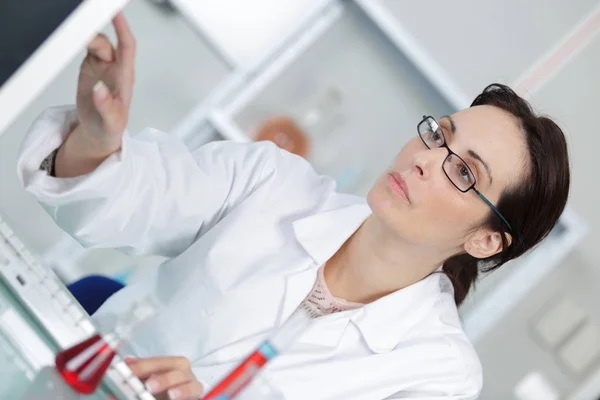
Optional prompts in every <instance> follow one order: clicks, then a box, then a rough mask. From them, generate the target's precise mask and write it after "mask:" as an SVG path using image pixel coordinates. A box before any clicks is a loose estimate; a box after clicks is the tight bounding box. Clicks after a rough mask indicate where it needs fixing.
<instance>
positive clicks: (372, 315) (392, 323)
mask: <svg viewBox="0 0 600 400" xmlns="http://www.w3.org/2000/svg"><path fill="white" fill-rule="evenodd" d="M444 278H446V277H445V275H442V274H440V273H434V274H431V275H429V276H428V277H426V278H425V279H423V280H421V281H419V282H417V283H414V284H412V285H410V286H408V287H405V288H403V289H400V290H397V291H395V292H394V293H391V294H389V295H387V296H385V297H382V298H381V299H379V300H376V301H374V302H372V303H369V304H367V305H365V306H364V307H363V308H362V309H361V312H360V313H358V314H356V315H355V316H354V317H353V318H352V321H353V322H354V324H356V326H357V327H358V328H359V330H360V331H361V334H362V336H363V338H364V339H365V341H366V342H367V345H368V346H369V348H370V349H371V350H372V351H374V352H375V353H385V352H388V351H391V350H393V349H394V348H395V347H396V346H397V345H398V343H399V342H400V340H402V337H403V336H404V335H405V334H406V333H407V332H409V331H410V330H411V329H412V328H413V327H414V326H415V325H416V324H417V323H418V322H419V321H420V320H421V319H423V318H424V317H426V315H427V314H428V313H429V312H430V311H431V309H432V308H433V306H434V304H435V303H436V302H437V301H438V300H439V298H440V294H441V290H440V288H441V286H440V284H441V280H443V279H444Z"/></svg>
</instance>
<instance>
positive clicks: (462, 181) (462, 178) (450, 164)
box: [444, 154, 475, 192]
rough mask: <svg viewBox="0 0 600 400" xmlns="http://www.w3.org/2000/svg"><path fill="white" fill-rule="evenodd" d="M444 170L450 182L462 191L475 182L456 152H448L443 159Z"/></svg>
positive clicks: (471, 173)
mask: <svg viewBox="0 0 600 400" xmlns="http://www.w3.org/2000/svg"><path fill="white" fill-rule="evenodd" d="M444 171H445V172H446V175H448V178H450V180H451V181H452V183H454V185H455V186H456V187H457V188H458V189H459V190H461V191H463V192H466V191H467V190H469V189H470V188H471V186H473V185H474V184H475V176H474V175H473V172H472V171H471V169H470V168H469V166H468V165H467V164H466V163H465V162H464V161H463V160H462V159H461V158H460V157H458V156H457V155H456V154H448V157H446V160H445V161H444Z"/></svg>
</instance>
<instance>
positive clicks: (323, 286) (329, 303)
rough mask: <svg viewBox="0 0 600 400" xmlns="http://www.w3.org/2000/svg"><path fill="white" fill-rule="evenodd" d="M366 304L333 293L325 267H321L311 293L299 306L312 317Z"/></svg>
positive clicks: (352, 308)
mask: <svg viewBox="0 0 600 400" xmlns="http://www.w3.org/2000/svg"><path fill="white" fill-rule="evenodd" d="M363 305H364V304H361V303H353V302H350V301H346V300H344V299H340V298H338V297H335V296H334V295H332V294H331V292H330V291H329V289H328V288H327V283H326V282H325V275H324V274H323V267H321V268H319V272H318V274H317V280H316V281H315V285H314V286H313V288H312V291H311V292H310V294H309V295H308V296H307V297H306V299H305V300H304V301H303V302H302V304H300V306H299V308H301V309H304V310H305V311H307V312H308V314H309V315H310V316H311V318H317V317H322V316H323V315H326V314H333V313H336V312H340V311H346V310H354V309H356V308H360V307H362V306H363Z"/></svg>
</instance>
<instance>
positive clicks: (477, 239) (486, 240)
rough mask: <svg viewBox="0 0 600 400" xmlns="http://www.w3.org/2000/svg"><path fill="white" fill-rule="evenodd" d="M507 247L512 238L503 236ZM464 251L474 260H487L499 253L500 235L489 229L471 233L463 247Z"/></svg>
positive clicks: (500, 246)
mask: <svg viewBox="0 0 600 400" xmlns="http://www.w3.org/2000/svg"><path fill="white" fill-rule="evenodd" d="M505 235H506V239H507V241H508V246H510V244H511V243H512V236H511V235H510V234H508V233H506V234H505ZM464 248H465V251H466V252H467V253H469V254H470V255H471V256H473V257H475V258H480V259H482V258H488V257H491V256H493V255H496V254H498V253H500V252H501V251H502V250H503V248H502V234H501V233H500V232H496V231H493V230H490V229H479V230H477V232H475V233H473V234H472V235H471V236H470V237H469V239H467V241H466V242H465V245H464Z"/></svg>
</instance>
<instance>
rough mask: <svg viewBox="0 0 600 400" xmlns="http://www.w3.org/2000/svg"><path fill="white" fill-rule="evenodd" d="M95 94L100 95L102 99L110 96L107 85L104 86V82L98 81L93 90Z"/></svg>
mask: <svg viewBox="0 0 600 400" xmlns="http://www.w3.org/2000/svg"><path fill="white" fill-rule="evenodd" d="M92 90H93V91H94V92H95V93H98V96H99V97H100V98H101V99H104V98H106V96H107V95H108V88H107V87H106V85H105V84H104V82H102V81H98V82H96V84H95V85H94V87H93V89H92Z"/></svg>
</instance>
